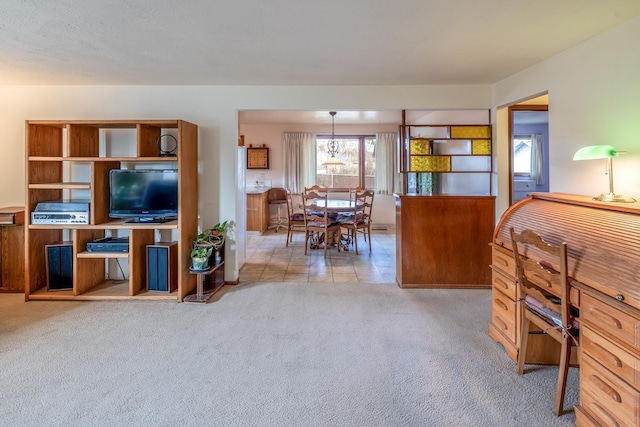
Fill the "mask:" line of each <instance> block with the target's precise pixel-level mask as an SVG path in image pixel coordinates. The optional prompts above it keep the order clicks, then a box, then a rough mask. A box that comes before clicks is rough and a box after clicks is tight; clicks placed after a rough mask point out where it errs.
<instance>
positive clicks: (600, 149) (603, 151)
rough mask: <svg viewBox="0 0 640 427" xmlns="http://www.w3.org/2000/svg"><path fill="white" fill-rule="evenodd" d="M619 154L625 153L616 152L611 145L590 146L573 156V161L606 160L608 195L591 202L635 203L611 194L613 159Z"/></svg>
mask: <svg viewBox="0 0 640 427" xmlns="http://www.w3.org/2000/svg"><path fill="white" fill-rule="evenodd" d="M620 154H625V152H624V151H617V150H616V149H615V148H613V147H612V146H611V145H590V146H588V147H582V148H581V149H579V150H578V151H576V153H575V154H574V155H573V160H595V159H607V172H606V174H607V175H609V193H608V194H601V195H599V196H596V197H594V198H593V200H598V201H600V202H621V203H633V202H635V201H636V199H634V198H632V197H624V196H621V195H619V194H615V193H614V192H613V158H614V157H618V156H619V155H620Z"/></svg>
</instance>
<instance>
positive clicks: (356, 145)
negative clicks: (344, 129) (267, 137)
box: [283, 132, 398, 194]
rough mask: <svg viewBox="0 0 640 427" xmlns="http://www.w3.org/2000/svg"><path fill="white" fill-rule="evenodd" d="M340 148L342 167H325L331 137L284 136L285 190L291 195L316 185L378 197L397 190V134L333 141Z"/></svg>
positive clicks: (381, 134)
mask: <svg viewBox="0 0 640 427" xmlns="http://www.w3.org/2000/svg"><path fill="white" fill-rule="evenodd" d="M335 139H336V141H337V142H338V145H339V147H340V149H339V152H338V154H337V156H336V157H338V158H339V159H340V160H341V161H342V162H343V163H344V165H341V166H324V165H323V163H324V162H325V160H326V159H327V158H328V157H329V153H328V149H327V143H328V142H329V141H330V140H331V136H330V135H316V134H313V133H293V132H287V133H285V134H284V138H283V142H284V156H285V158H284V175H285V186H286V187H287V188H289V189H290V190H291V192H292V193H294V194H299V193H301V192H302V191H303V190H304V188H305V187H310V186H312V185H314V184H319V185H323V186H327V187H332V188H355V187H364V188H370V189H375V190H376V192H377V193H378V194H392V193H393V192H394V191H396V189H397V185H398V174H397V173H396V170H395V169H396V158H397V154H396V153H397V141H398V134H397V133H379V134H376V135H350V136H338V135H336V137H335Z"/></svg>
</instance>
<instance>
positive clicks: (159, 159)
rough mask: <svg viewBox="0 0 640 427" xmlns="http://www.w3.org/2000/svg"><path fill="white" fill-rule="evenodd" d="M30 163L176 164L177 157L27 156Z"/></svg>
mask: <svg viewBox="0 0 640 427" xmlns="http://www.w3.org/2000/svg"><path fill="white" fill-rule="evenodd" d="M29 161H30V162H137V163H139V162H153V163H171V162H177V161H178V158H177V157H41V156H29Z"/></svg>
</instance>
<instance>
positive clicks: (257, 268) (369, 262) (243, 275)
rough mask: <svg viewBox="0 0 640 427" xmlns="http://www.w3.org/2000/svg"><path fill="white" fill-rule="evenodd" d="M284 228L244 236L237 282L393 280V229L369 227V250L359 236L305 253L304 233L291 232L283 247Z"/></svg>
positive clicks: (368, 281)
mask: <svg viewBox="0 0 640 427" xmlns="http://www.w3.org/2000/svg"><path fill="white" fill-rule="evenodd" d="M286 237H287V231H286V230H283V229H282V228H281V229H280V230H279V231H278V232H277V233H276V232H275V231H274V230H273V229H270V230H267V231H265V232H264V234H262V235H261V236H258V235H251V236H249V237H248V238H247V261H246V263H245V264H244V266H242V268H241V269H240V282H241V283H251V282H360V283H395V273H396V235H395V230H389V231H374V230H372V231H371V244H372V252H371V253H369V246H368V242H365V241H364V239H363V237H362V236H360V237H359V240H358V252H359V254H358V255H356V251H355V248H354V247H350V249H349V251H346V252H345V251H343V250H341V251H340V252H338V251H337V250H336V248H335V247H332V248H329V249H327V258H326V259H325V258H324V253H323V250H322V248H320V249H309V250H307V255H305V254H304V233H303V232H294V234H293V242H290V243H289V246H288V247H286V246H285V243H286Z"/></svg>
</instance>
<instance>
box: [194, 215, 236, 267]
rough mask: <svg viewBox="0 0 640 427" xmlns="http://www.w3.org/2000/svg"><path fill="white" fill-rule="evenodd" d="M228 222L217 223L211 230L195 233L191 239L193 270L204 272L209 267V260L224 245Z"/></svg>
mask: <svg viewBox="0 0 640 427" xmlns="http://www.w3.org/2000/svg"><path fill="white" fill-rule="evenodd" d="M228 227H229V221H224V222H219V223H217V224H216V225H214V226H213V227H211V228H207V229H205V230H202V231H201V232H199V233H197V234H196V235H195V236H194V238H193V250H192V251H191V262H192V268H193V269H194V270H205V269H207V268H208V267H209V266H210V262H209V259H210V257H211V254H212V253H213V252H214V251H216V252H217V251H219V250H220V249H221V248H222V246H223V245H224V240H225V233H226V231H227V229H228Z"/></svg>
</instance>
